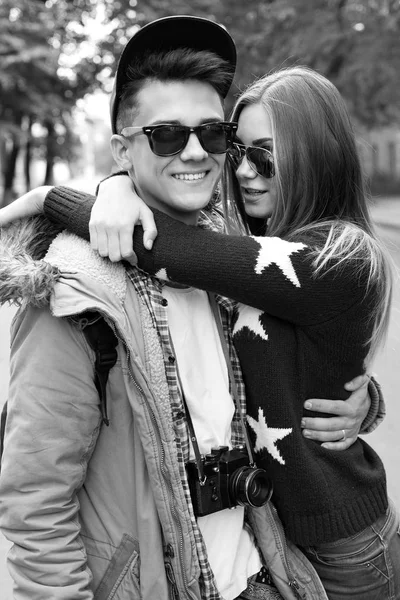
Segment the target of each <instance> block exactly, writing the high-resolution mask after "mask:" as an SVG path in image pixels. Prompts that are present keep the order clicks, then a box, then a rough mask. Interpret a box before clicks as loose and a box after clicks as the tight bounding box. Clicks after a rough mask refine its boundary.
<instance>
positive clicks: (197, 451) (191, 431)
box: [170, 292, 254, 485]
mask: <svg viewBox="0 0 400 600" xmlns="http://www.w3.org/2000/svg"><path fill="white" fill-rule="evenodd" d="M207 294H208V299H209V302H210V306H211V310H212V312H213V316H214V319H215V323H216V325H217V330H218V335H219V339H220V341H221V347H222V351H223V353H224V358H225V362H226V366H227V369H228V378H229V383H230V392H231V395H232V397H233V400H234V402H235V406H236V410H237V412H238V414H239V417H240V424H241V426H242V430H243V436H244V439H245V443H246V449H247V453H248V455H249V463H250V466H251V467H254V458H253V452H252V449H251V445H250V440H249V436H248V433H247V428H246V423H245V421H244V417H243V411H242V407H241V404H240V399H239V392H238V389H237V385H236V380H235V375H234V373H233V369H232V363H231V360H230V358H229V351H228V346H227V343H226V339H225V334H224V330H223V327H222V321H221V317H220V313H219V308H218V304H217V301H216V299H215V296H214V294H212V293H210V292H207ZM170 340H171V347H172V350H173V352H174V354H175V356H176V352H175V348H174V344H173V341H172V337H171V336H170ZM175 364H176V374H177V379H178V384H179V386H180V388H181V394H182V400H183V404H184V407H185V412H186V421H187V425H188V429H189V435H190V441H191V442H192V446H193V451H194V455H195V459H196V465H197V470H198V473H199V482H200V485H204V484H205V482H206V477H205V475H204V467H203V461H202V455H201V453H200V449H199V444H198V442H197V437H196V433H195V431H194V426H193V421H192V417H191V416H190V411H189V407H188V405H187V402H186V398H185V393H184V391H183V385H182V380H181V378H180V374H179V366H178V361H176V363H175Z"/></svg>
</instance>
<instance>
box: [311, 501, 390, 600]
mask: <svg viewBox="0 0 400 600" xmlns="http://www.w3.org/2000/svg"><path fill="white" fill-rule="evenodd" d="M302 551H303V552H304V554H305V555H306V556H307V558H308V559H309V561H310V562H311V563H312V564H313V566H314V568H315V570H316V571H317V573H318V575H319V577H320V579H321V581H322V584H323V586H324V588H325V590H326V593H327V595H328V597H329V599H330V600H343V599H345V598H352V600H400V525H399V516H398V514H397V513H396V510H395V508H394V506H393V504H392V503H389V508H388V510H387V512H386V514H385V515H383V516H382V517H380V518H379V519H378V520H377V521H376V522H375V523H373V525H371V526H369V527H367V528H366V529H364V530H363V531H361V532H360V533H358V534H356V535H353V536H351V537H349V538H345V539H341V540H337V541H336V542H332V543H328V544H320V545H319V546H312V547H307V548H302Z"/></svg>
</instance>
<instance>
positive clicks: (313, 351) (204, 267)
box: [45, 188, 387, 546]
mask: <svg viewBox="0 0 400 600" xmlns="http://www.w3.org/2000/svg"><path fill="white" fill-rule="evenodd" d="M83 196H85V195H82V194H79V193H76V192H73V191H72V190H69V189H67V188H56V189H55V190H54V191H53V192H51V193H50V194H49V195H48V197H47V199H46V202H45V212H46V214H47V215H48V216H49V217H50V218H51V219H52V220H56V221H57V222H59V223H60V224H65V226H67V227H68V228H69V229H71V230H73V231H74V232H75V233H77V234H79V235H81V236H83V237H86V238H88V221H89V216H90V209H91V206H92V203H93V198H92V197H90V196H87V197H86V198H84V203H83V206H82V197H83ZM75 200H76V201H77V203H78V202H79V204H80V207H81V208H80V210H79V212H76V211H75V210H71V208H74V209H76V206H75ZM155 219H156V225H157V229H158V237H157V239H156V241H155V243H154V246H153V250H152V251H151V252H149V251H147V250H144V248H143V245H142V231H141V228H136V229H135V236H134V249H135V252H136V254H137V257H138V264H139V267H140V268H142V269H143V270H145V271H147V272H148V273H150V274H151V275H154V274H157V275H158V276H163V277H164V278H165V276H167V277H168V278H169V279H171V280H174V281H177V282H180V283H184V284H187V285H190V286H193V287H197V288H200V289H205V290H209V291H212V292H215V293H218V294H221V295H223V296H227V297H230V298H233V299H234V300H236V301H237V302H238V303H239V304H238V309H237V320H236V324H235V326H234V331H233V334H234V343H235V346H236V349H237V352H238V355H239V359H240V363H241V366H242V370H243V376H244V380H245V384H246V391H247V412H248V423H249V431H250V434H251V436H252V440H253V443H254V448H255V450H256V452H257V464H258V465H259V466H261V467H264V468H265V469H266V470H267V472H268V473H269V475H270V477H271V479H272V481H273V485H274V494H273V501H274V504H275V506H276V507H277V510H278V512H279V516H280V518H281V520H282V522H283V525H284V527H285V531H286V534H287V535H288V537H289V538H290V539H291V540H292V541H293V542H295V543H297V544H300V545H304V546H308V545H317V544H319V543H323V542H329V541H334V540H337V539H339V538H343V537H348V536H351V535H354V534H355V533H357V532H359V531H361V530H362V529H364V528H365V527H367V526H368V525H370V524H371V523H373V522H374V521H375V520H376V519H377V518H378V517H379V516H380V515H381V514H383V513H384V511H385V510H386V508H387V493H386V479H385V471H384V467H383V465H382V462H381V460H380V459H379V457H378V456H377V454H376V453H375V452H374V450H373V449H372V448H371V447H370V446H369V445H368V444H366V443H365V442H364V441H363V440H361V439H358V440H357V442H356V443H355V444H353V445H352V446H351V447H350V448H349V449H348V450H346V451H344V452H333V451H330V450H327V449H325V448H323V447H322V446H321V445H320V444H319V443H317V442H315V441H311V440H307V439H305V438H304V437H303V435H302V433H301V428H300V422H301V417H302V416H303V415H307V416H310V415H311V416H314V415H313V414H312V413H310V412H308V411H306V410H305V409H304V408H303V403H304V401H305V400H306V399H308V398H330V399H346V398H347V397H348V394H347V392H346V391H345V390H344V387H343V386H344V384H345V383H346V382H347V381H350V380H351V379H352V378H353V377H355V376H357V375H359V374H360V373H362V372H363V371H364V360H365V357H366V354H367V351H368V348H367V346H366V344H365V342H366V340H368V339H369V336H370V335H371V327H372V325H371V322H370V319H369V317H370V314H371V309H372V307H373V305H374V303H375V300H376V298H375V294H376V291H375V289H374V287H371V288H370V290H369V291H368V293H366V289H367V286H366V279H367V274H366V273H363V272H362V271H361V272H360V273H359V274H358V275H357V276H356V275H355V274H354V265H352V264H351V263H350V261H345V262H344V263H342V265H341V266H338V265H337V264H335V263H334V262H332V261H331V262H330V264H329V267H332V268H330V269H325V270H324V271H323V273H322V274H321V275H318V276H315V273H314V269H313V267H312V261H313V259H314V256H315V255H314V253H313V252H312V246H314V243H315V240H313V241H312V242H311V241H310V240H308V241H306V240H304V239H299V240H296V241H295V242H288V241H284V240H281V239H280V238H271V237H261V238H255V237H240V236H228V235H224V234H220V233H215V232H213V231H206V230H204V229H200V228H197V227H191V226H187V225H184V224H182V223H180V222H177V221H175V220H173V219H171V218H170V217H168V216H166V215H165V214H163V213H160V212H158V211H155Z"/></svg>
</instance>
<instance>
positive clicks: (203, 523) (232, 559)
mask: <svg viewBox="0 0 400 600" xmlns="http://www.w3.org/2000/svg"><path fill="white" fill-rule="evenodd" d="M163 296H164V297H165V298H166V299H167V301H168V307H167V313H168V324H169V330H170V334H171V337H172V341H173V344H174V348H175V354H176V359H177V364H178V368H179V375H180V379H181V382H182V387H183V391H184V395H185V399H186V403H187V405H188V408H189V411H190V415H191V417H192V421H193V427H194V430H195V433H196V437H197V442H198V444H199V449H200V452H201V453H202V454H207V453H208V452H210V450H211V448H212V447H215V446H229V447H230V448H231V447H232V444H231V423H232V418H233V415H234V411H235V407H234V401H233V399H232V398H231V395H230V393H229V379H228V370H227V366H226V362H225V357H224V354H223V350H222V348H221V342H220V339H219V334H218V329H217V325H216V323H215V319H214V316H213V313H212V310H211V307H210V304H209V301H208V296H207V293H206V292H203V291H201V290H196V289H194V288H174V287H170V286H165V287H164V288H163ZM191 453H192V456H191V458H194V453H193V449H192V450H191ZM197 522H198V525H199V528H200V531H201V533H202V535H203V539H204V543H205V545H206V548H207V555H208V560H209V563H210V566H211V568H212V570H213V573H214V576H215V580H216V582H217V587H218V590H219V592H220V593H221V595H222V596H223V597H224V598H225V600H233V598H236V597H237V596H238V595H239V594H240V593H241V592H242V591H243V590H244V589H246V587H247V579H248V578H249V577H250V576H251V575H254V574H255V573H257V572H258V571H259V570H260V569H261V566H262V563H261V560H260V555H259V552H258V550H257V548H256V546H255V543H254V538H253V536H252V534H251V533H249V532H248V530H247V529H245V528H244V527H243V524H244V508H243V507H241V506H238V507H236V508H235V509H233V510H230V509H225V510H221V511H219V512H216V513H213V514H211V515H207V516H205V517H199V518H198V520H197Z"/></svg>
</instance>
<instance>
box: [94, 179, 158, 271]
mask: <svg viewBox="0 0 400 600" xmlns="http://www.w3.org/2000/svg"><path fill="white" fill-rule="evenodd" d="M137 224H141V226H142V227H143V243H144V247H145V248H147V249H148V250H151V248H152V246H153V241H154V240H155V238H156V237H157V228H156V225H155V222H154V217H153V213H152V212H151V210H150V209H149V207H148V206H147V205H146V204H145V203H144V202H143V200H141V198H139V196H138V195H137V194H136V192H135V190H134V188H133V184H132V181H131V179H130V177H129V176H128V175H118V176H115V177H109V178H108V179H106V180H105V181H103V182H102V183H101V184H100V186H99V192H98V195H97V199H96V202H95V204H94V206H93V208H92V214H91V218H90V223H89V231H90V244H91V246H92V248H93V250H96V251H97V252H98V253H99V254H100V256H103V257H106V256H108V258H109V259H110V260H111V261H112V262H118V261H120V260H126V261H128V262H130V263H131V264H134V265H135V264H136V262H137V261H136V256H135V253H134V251H133V247H132V237H133V231H134V228H135V225H137Z"/></svg>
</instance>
